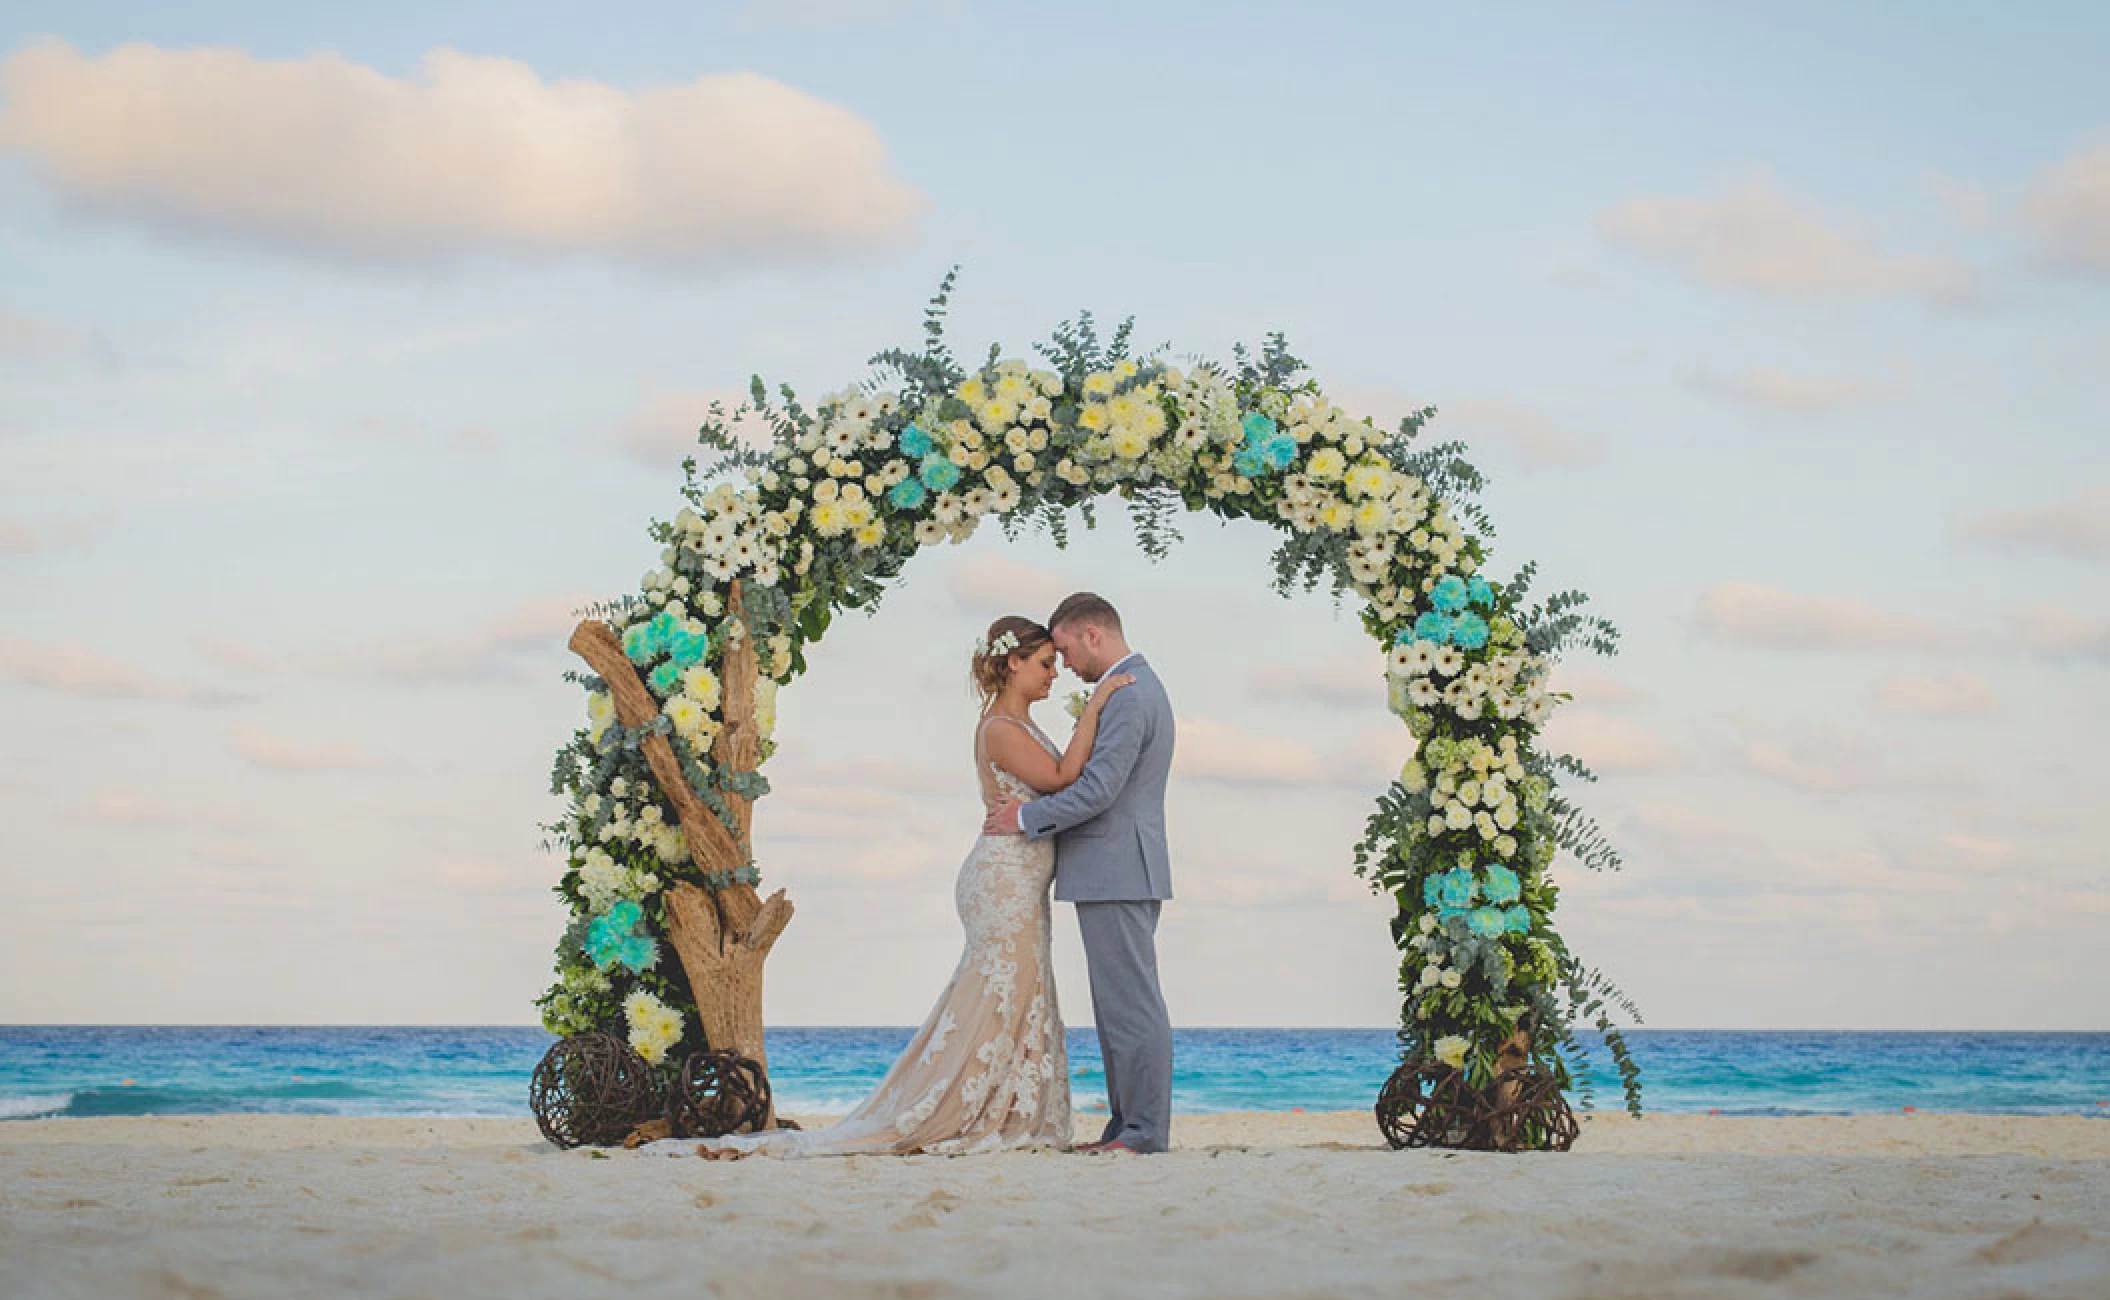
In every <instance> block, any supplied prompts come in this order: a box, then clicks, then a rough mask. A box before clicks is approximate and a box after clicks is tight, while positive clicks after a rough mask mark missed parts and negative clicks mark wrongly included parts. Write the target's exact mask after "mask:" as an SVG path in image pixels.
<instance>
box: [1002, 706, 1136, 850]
mask: <svg viewBox="0 0 2110 1300" xmlns="http://www.w3.org/2000/svg"><path fill="white" fill-rule="evenodd" d="M1135 690H1136V688H1135V687H1133V686H1131V687H1129V688H1128V689H1127V690H1124V691H1119V692H1117V693H1115V695H1114V697H1113V698H1112V699H1110V700H1108V701H1107V702H1106V707H1105V709H1104V710H1102V711H1101V712H1100V714H1099V738H1098V740H1097V741H1096V742H1094V744H1093V745H1092V756H1091V757H1090V758H1088V759H1086V760H1085V761H1084V771H1083V772H1081V773H1079V774H1078V776H1077V780H1076V781H1075V782H1074V783H1072V784H1071V786H1070V788H1069V789H1067V790H1063V791H1061V792H1060V793H1057V794H1051V795H1048V796H1047V797H1046V798H1042V799H1035V800H1033V801H1032V802H1031V803H1026V804H1021V805H1020V806H1019V810H1018V828H1019V829H1020V830H1021V831H1023V832H1024V833H1025V836H1026V838H1027V839H1029V840H1040V839H1046V838H1047V837H1048V836H1050V835H1055V834H1059V833H1060V832H1062V831H1066V830H1068V829H1069V828H1070V827H1072V826H1076V825H1079V824H1080V823H1083V822H1088V821H1090V820H1091V819H1092V818H1094V817H1097V816H1098V815H1099V814H1100V813H1103V812H1105V811H1106V810H1107V809H1108V808H1110V807H1112V806H1113V802H1114V799H1115V797H1116V796H1117V795H1119V794H1120V793H1121V787H1122V786H1124V785H1127V784H1128V774H1129V773H1130V772H1133V771H1134V770H1135V767H1136V759H1137V757H1138V756H1140V755H1141V754H1142V752H1143V732H1144V728H1145V727H1146V726H1147V725H1148V722H1149V717H1148V714H1147V712H1146V710H1145V709H1144V707H1143V705H1142V703H1141V702H1140V701H1133V700H1124V699H1122V698H1121V697H1122V696H1124V695H1133V694H1135Z"/></svg>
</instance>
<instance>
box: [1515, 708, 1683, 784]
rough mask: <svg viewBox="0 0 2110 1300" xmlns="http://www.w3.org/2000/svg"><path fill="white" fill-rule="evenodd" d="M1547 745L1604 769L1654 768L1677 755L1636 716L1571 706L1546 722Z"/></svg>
mask: <svg viewBox="0 0 2110 1300" xmlns="http://www.w3.org/2000/svg"><path fill="white" fill-rule="evenodd" d="M1545 740H1546V745H1547V746H1548V747H1549V748H1550V749H1553V750H1557V751H1561V752H1564V753H1569V754H1573V755H1575V757H1577V758H1579V759H1581V760H1582V761H1583V762H1584V763H1586V764H1588V765H1589V766H1590V767H1592V768H1595V769H1599V770H1602V771H1608V772H1610V771H1628V772H1646V771H1653V770H1655V769H1658V768H1661V767H1663V766H1665V765H1666V764H1668V763H1669V762H1670V761H1671V759H1672V758H1673V757H1675V754H1676V751H1675V748H1674V747H1673V746H1672V745H1671V743H1670V741H1668V740H1666V739H1664V738H1663V737H1662V736H1661V735H1659V734H1657V733H1656V732H1655V731H1654V730H1652V729H1650V728H1649V727H1647V726H1644V725H1643V724H1642V723H1640V722H1638V721H1636V720H1635V719H1633V718H1628V717H1622V716H1620V715H1618V714H1614V713H1599V712H1597V711H1595V710H1593V709H1585V708H1580V707H1577V706H1575V705H1570V706H1568V707H1566V708H1562V709H1556V710H1554V713H1553V717H1552V718H1551V719H1549V720H1548V721H1547V723H1546V730H1545Z"/></svg>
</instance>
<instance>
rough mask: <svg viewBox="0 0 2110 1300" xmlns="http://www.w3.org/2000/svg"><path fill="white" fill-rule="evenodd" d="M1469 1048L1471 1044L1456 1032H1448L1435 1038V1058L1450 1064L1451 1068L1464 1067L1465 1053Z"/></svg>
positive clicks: (1459, 1068) (1460, 1068) (1470, 1048)
mask: <svg viewBox="0 0 2110 1300" xmlns="http://www.w3.org/2000/svg"><path fill="white" fill-rule="evenodd" d="M1471 1050H1472V1044H1471V1043H1469V1042H1467V1041H1465V1040H1464V1039H1463V1038H1460V1037H1458V1035H1456V1034H1450V1035H1447V1036H1445V1037H1443V1038H1439V1039H1437V1040H1436V1045H1435V1052H1436V1059H1437V1060H1439V1061H1441V1062H1443V1063H1444V1064H1445V1065H1448V1066H1450V1067H1451V1068H1452V1069H1453V1070H1462V1069H1464V1068H1465V1054H1466V1053H1467V1052H1469V1051H1471Z"/></svg>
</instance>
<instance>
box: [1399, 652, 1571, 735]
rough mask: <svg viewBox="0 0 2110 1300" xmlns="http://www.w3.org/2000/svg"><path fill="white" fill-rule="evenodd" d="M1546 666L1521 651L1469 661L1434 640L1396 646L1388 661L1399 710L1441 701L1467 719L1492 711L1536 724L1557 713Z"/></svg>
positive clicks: (1429, 706) (1491, 712)
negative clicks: (1548, 684)
mask: <svg viewBox="0 0 2110 1300" xmlns="http://www.w3.org/2000/svg"><path fill="white" fill-rule="evenodd" d="M1547 668H1548V665H1547V663H1546V662H1545V661H1544V660H1543V659H1539V658H1537V657H1535V656H1533V655H1529V654H1525V653H1523V652H1521V651H1513V652H1511V653H1508V654H1498V655H1495V656H1493V657H1492V658H1490V659H1488V660H1487V661H1486V662H1485V663H1477V664H1470V665H1469V664H1468V663H1467V660H1466V657H1465V652H1464V651H1463V650H1460V649H1459V648H1458V647H1457V646H1453V645H1445V646H1439V645H1436V644H1434V643H1433V642H1429V641H1407V642H1403V643H1401V644H1399V645H1395V646H1393V647H1392V651H1391V654H1390V655H1389V656H1387V659H1386V664H1385V672H1386V676H1387V677H1388V678H1389V680H1390V682H1391V701H1392V711H1393V712H1394V713H1398V714H1406V713H1407V712H1409V711H1411V710H1427V709H1433V708H1435V707H1436V706H1437V705H1438V704H1439V703H1440V704H1444V705H1446V706H1448V707H1449V708H1450V710H1451V711H1452V712H1453V713H1456V714H1457V715H1458V716H1459V717H1461V718H1465V719H1468V720H1472V719H1478V718H1482V717H1485V716H1487V715H1488V714H1493V715H1494V716H1495V717H1498V718H1503V719H1515V718H1523V719H1525V720H1527V721H1529V722H1532V723H1539V722H1543V721H1545V719H1546V717H1547V716H1548V715H1549V714H1551V713H1552V711H1553V705H1554V697H1553V696H1552V695H1550V694H1549V693H1548V692H1547V689H1546V682H1547Z"/></svg>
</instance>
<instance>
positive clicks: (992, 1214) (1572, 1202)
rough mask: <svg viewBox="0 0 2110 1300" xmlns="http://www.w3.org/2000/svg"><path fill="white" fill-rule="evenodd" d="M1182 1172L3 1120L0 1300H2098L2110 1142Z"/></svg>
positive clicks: (1289, 1133)
mask: <svg viewBox="0 0 2110 1300" xmlns="http://www.w3.org/2000/svg"><path fill="white" fill-rule="evenodd" d="M1177 1141H1178V1143H1179V1146H1178V1149H1177V1150H1175V1151H1173V1152H1171V1153H1170V1154H1167V1155H1163V1156H1157V1157H1151V1158H1144V1159H1136V1158H1126V1159H1124V1158H1119V1157H1113V1158H1105V1157H1101V1158H1093V1157H1084V1156H1075V1155H1056V1154H1018V1155H1005V1156H985V1157H974V1158H966V1159H942V1158H931V1157H918V1158H911V1159H880V1158H869V1157H868V1158H855V1159H848V1160H819V1161H809V1162H778V1161H772V1160H760V1159H757V1160H747V1161H742V1162H738V1163H713V1162H709V1161H704V1160H698V1159H694V1158H690V1157H687V1156H679V1157H676V1156H674V1153H675V1152H677V1151H679V1150H681V1149H682V1148H680V1147H677V1146H675V1145H673V1144H660V1145H658V1146H656V1147H649V1148H646V1149H643V1150H640V1151H636V1152H624V1151H614V1152H609V1153H603V1154H597V1153H593V1152H589V1151H569V1152H564V1151H558V1150H556V1149H554V1148H552V1147H550V1146H548V1145H547V1144H546V1143H544V1142H543V1141H542V1140H541V1138H540V1136H539V1135H538V1134H537V1133H536V1132H535V1130H534V1128H533V1126H532V1125H531V1124H530V1123H528V1122H526V1121H512V1120H412V1119H342V1118H282V1117H243V1116H213V1117H206V1118H195V1119H184V1118H150V1119H70V1120H53V1121H30V1122H19V1123H8V1124H0V1295H5V1296H7V1297H39V1298H40V1300H41V1298H43V1297H83V1298H88V1297H96V1298H100V1297H117V1296H158V1297H189V1298H199V1297H221V1296H226V1297H237V1296H272V1297H280V1296H310V1295H360V1296H434V1297H439V1296H449V1297H452V1296H473V1295H505V1296H508V1297H536V1296H551V1297H556V1296H564V1297H577V1296H580V1295H597V1294H611V1295H612V1294H621V1295H623V1296H625V1297H642V1296H662V1295H665V1296H801V1295H816V1296H835V1295H846V1296H888V1297H905V1296H915V1297H946V1296H979V1295H990V1296H998V1295H1001V1296H1006V1297H1027V1296H1073V1295H1123V1296H1126V1295H1137V1296H1212V1297H1224V1296H1230V1297H1256V1298H1257V1297H1271V1296H1314V1297H1316V1296H1428V1295H1460V1296H1466V1295H1471V1296H1478V1297H1487V1296H1527V1295H1528V1296H1539V1295H1544V1296H1564V1297H1566V1296H1575V1297H1584V1296H1588V1297H1625V1296H1722V1297H1737V1296H1754V1295H1795V1296H1856V1297H1860V1296H1877V1295H1886V1296H1888V1295H1909V1296H1958V1297H1963V1296H2049V1297H2065V1296H2071V1297H2075V1298H2076V1300H2079V1298H2083V1297H2085V1298H2087V1300H2100V1297H2103V1296H2106V1295H2110V1228H2106V1227H2105V1226H2104V1225H2105V1221H2106V1213H2105V1212H2106V1209H2110V1121H2104V1120H2097V1119H2094V1118H2019V1117H2006V1116H1960V1115H1896V1116H1863V1117H1847V1118H1807V1119H1744V1118H1722V1117H1710V1116H1652V1117H1649V1118H1647V1119H1644V1120H1641V1121H1638V1122H1636V1121H1631V1120H1627V1119H1625V1118H1624V1117H1604V1116H1600V1117H1596V1118H1592V1119H1591V1120H1589V1121H1588V1122H1587V1123H1586V1125H1585V1128H1584V1136H1583V1139H1582V1141H1581V1143H1579V1144H1578V1146H1577V1148H1576V1149H1575V1150H1574V1151H1573V1152H1570V1153H1568V1154H1566V1155H1540V1156H1526V1157H1504V1156H1492V1155H1476V1154H1459V1153H1440V1152H1392V1151H1388V1150H1386V1149H1384V1147H1383V1146H1382V1144H1381V1143H1380V1142H1379V1140H1378V1137H1377V1133H1376V1130H1375V1128H1374V1127H1373V1125H1372V1124H1371V1122H1370V1119H1369V1117H1368V1115H1367V1114H1364V1113H1361V1112H1349V1113H1340V1114H1241V1115H1197V1116H1184V1117H1182V1118H1181V1119H1180V1121H1179V1126H1178V1131H1177Z"/></svg>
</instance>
